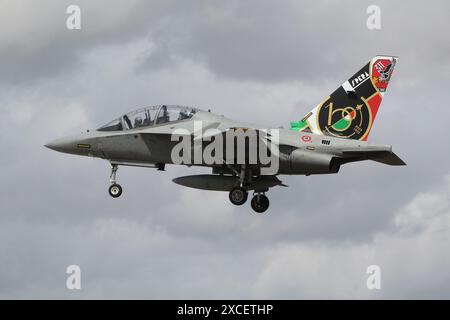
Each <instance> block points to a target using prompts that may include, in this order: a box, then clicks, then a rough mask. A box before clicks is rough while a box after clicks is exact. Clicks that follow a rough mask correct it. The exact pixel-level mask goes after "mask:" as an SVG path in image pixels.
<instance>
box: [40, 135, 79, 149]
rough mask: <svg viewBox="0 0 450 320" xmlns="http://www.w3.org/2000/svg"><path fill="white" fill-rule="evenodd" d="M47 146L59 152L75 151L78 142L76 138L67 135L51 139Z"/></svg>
mask: <svg viewBox="0 0 450 320" xmlns="http://www.w3.org/2000/svg"><path fill="white" fill-rule="evenodd" d="M45 147H47V148H49V149H52V150H55V151H59V152H65V153H73V152H74V151H75V150H76V147H77V142H76V140H75V139H72V138H68V137H66V138H61V139H56V140H53V141H50V142H49V143H47V144H46V145H45Z"/></svg>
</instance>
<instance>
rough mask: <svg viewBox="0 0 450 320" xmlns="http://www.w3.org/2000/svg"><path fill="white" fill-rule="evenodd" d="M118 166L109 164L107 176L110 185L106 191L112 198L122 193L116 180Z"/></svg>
mask: <svg viewBox="0 0 450 320" xmlns="http://www.w3.org/2000/svg"><path fill="white" fill-rule="evenodd" d="M118 168H119V166H118V165H117V164H112V165H111V176H110V178H109V180H110V182H111V185H110V186H109V189H108V193H109V195H110V196H111V197H113V198H118V197H120V195H121V194H122V187H121V186H120V184H118V183H117V182H116V173H117V169H118Z"/></svg>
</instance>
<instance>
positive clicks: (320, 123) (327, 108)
mask: <svg viewBox="0 0 450 320" xmlns="http://www.w3.org/2000/svg"><path fill="white" fill-rule="evenodd" d="M397 60H398V58H397V57H393V56H376V57H374V58H373V59H372V60H370V61H369V62H368V63H367V64H366V65H365V66H364V67H363V68H362V69H361V70H359V71H358V72H357V73H355V74H354V75H353V76H352V77H350V79H348V80H347V81H345V82H344V83H343V84H342V85H341V86H340V87H339V88H337V89H336V90H335V91H334V92H333V93H332V94H330V95H329V96H328V97H327V98H326V99H325V100H324V101H322V102H321V103H320V104H319V105H318V106H316V107H315V108H314V109H313V110H311V111H310V112H309V113H308V114H307V115H306V116H305V117H303V118H302V119H301V120H299V121H297V122H291V129H292V130H296V131H304V132H312V133H314V134H320V135H327V136H334V137H340V138H347V139H355V140H364V141H365V140H367V138H368V136H369V133H370V130H371V129H372V125H373V122H374V121H375V117H376V115H377V112H378V109H379V107H380V104H381V101H382V99H383V95H384V93H385V92H386V89H387V86H388V84H389V80H390V79H391V76H392V72H393V71H394V68H395V64H396V63H397Z"/></svg>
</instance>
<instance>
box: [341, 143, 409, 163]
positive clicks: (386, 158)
mask: <svg viewBox="0 0 450 320" xmlns="http://www.w3.org/2000/svg"><path fill="white" fill-rule="evenodd" d="M383 149H384V150H383ZM383 149H382V148H367V149H348V150H343V151H342V156H343V158H344V159H347V160H349V162H350V161H359V160H373V161H376V162H380V163H384V164H387V165H390V166H405V165H406V163H405V162H404V161H403V160H402V159H401V158H400V157H399V156H397V155H396V154H395V153H394V152H392V149H391V148H390V147H387V148H383Z"/></svg>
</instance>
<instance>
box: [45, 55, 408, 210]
mask: <svg viewBox="0 0 450 320" xmlns="http://www.w3.org/2000/svg"><path fill="white" fill-rule="evenodd" d="M397 60H398V58H397V57H393V56H376V57H374V58H373V59H371V60H370V61H369V62H368V63H367V64H366V65H364V67H362V68H361V69H360V70H359V71H358V72H356V73H355V74H354V75H353V76H352V77H350V78H349V79H348V80H347V81H345V82H344V83H343V84H342V85H341V86H339V87H338V88H337V89H336V90H335V91H334V92H333V93H331V94H330V95H329V96H327V97H326V98H325V99H324V100H323V101H322V102H321V103H319V104H318V105H317V106H316V107H315V108H314V109H313V110H312V111H310V112H309V113H307V114H306V116H304V117H302V118H299V120H298V121H294V122H291V124H290V125H291V126H290V128H289V129H284V128H276V129H270V130H268V129H266V128H265V127H264V126H260V125H255V124H249V123H243V122H238V121H234V120H231V119H229V118H226V117H224V116H221V115H217V114H214V113H212V112H210V111H203V110H201V109H198V108H194V107H188V106H174V105H158V106H152V107H145V108H141V109H139V110H135V111H132V112H130V113H127V114H125V115H123V116H121V117H118V118H117V119H115V120H113V121H111V122H109V123H107V124H105V125H103V126H101V127H100V128H98V129H97V130H95V132H89V131H87V132H85V133H83V134H81V135H76V136H71V137H65V138H62V139H57V140H55V141H52V142H50V143H48V144H47V145H46V147H48V148H50V149H53V150H56V151H60V152H64V153H70V154H75V155H83V156H90V157H97V158H102V159H105V160H108V161H109V162H110V163H111V176H110V187H109V194H110V195H111V196H112V197H113V198H117V197H119V196H120V195H121V194H122V187H121V186H120V185H119V184H118V183H117V180H116V172H117V169H118V167H119V166H139V167H147V168H156V169H157V170H163V171H164V170H165V165H166V164H182V165H187V166H191V165H194V166H204V167H205V166H206V167H210V168H211V169H212V172H211V174H202V175H191V176H184V177H179V178H176V179H174V180H173V181H174V182H175V183H177V184H180V185H182V186H187V187H191V188H197V189H203V190H215V191H226V192H229V199H230V201H231V202H232V203H233V204H234V205H242V204H244V203H245V202H246V201H247V198H248V193H249V192H250V191H253V198H252V200H251V207H252V208H253V210H254V211H256V212H260V213H261V212H265V211H266V210H267V209H268V207H269V199H268V198H267V196H266V195H265V193H266V192H267V191H268V190H269V189H270V188H272V187H275V186H285V185H284V184H283V183H282V181H281V180H279V178H278V176H280V175H311V174H313V175H315V174H331V173H337V172H338V171H339V169H340V167H341V166H342V165H343V164H346V163H350V162H355V161H363V160H373V161H376V162H380V163H384V164H387V165H393V166H398V165H405V163H404V162H403V161H402V160H401V159H400V158H399V157H398V156H397V155H396V154H395V153H393V152H392V147H391V146H389V145H380V144H372V143H368V142H367V138H368V137H369V133H370V131H371V129H372V126H373V123H374V121H375V117H376V115H377V112H378V109H379V107H380V104H381V101H382V98H383V96H384V94H385V92H386V89H387V85H388V83H389V81H390V79H391V76H392V72H393V70H394V67H395V64H396V63H397ZM255 111H256V110H255ZM198 123H200V124H201V129H200V131H201V133H200V134H199V133H198V131H199V129H198V128H196V124H198ZM197 127H198V125H197ZM208 130H209V132H212V133H205V131H208ZM230 132H234V133H236V132H238V133H240V134H243V135H247V134H248V133H249V132H253V133H256V136H257V139H256V140H251V139H249V137H248V136H245V137H244V143H243V144H241V147H242V146H243V147H244V149H245V151H246V152H247V153H245V152H244V156H243V157H242V158H241V160H242V161H240V162H239V161H237V156H236V153H233V152H231V154H232V155H231V156H230V157H228V156H227V157H225V156H224V153H227V152H228V150H229V149H230V148H231V149H233V151H235V152H237V147H236V145H233V144H232V145H231V147H229V145H228V144H224V143H222V147H220V148H222V149H219V148H215V149H214V148H213V149H214V152H211V155H216V156H217V157H216V159H215V160H214V161H207V160H206V159H205V158H204V157H203V158H202V157H200V158H197V159H196V157H195V154H198V153H199V154H200V155H203V153H202V152H204V151H206V150H207V149H208V148H209V149H211V144H212V143H213V142H218V141H219V140H221V139H222V138H224V137H225V136H226V134H228V133H230ZM175 133H176V134H175ZM174 136H178V138H176V139H174V138H173V137H174ZM180 137H189V139H190V140H189V141H190V144H189V143H188V144H183V146H184V147H186V149H183V150H182V151H180V150H178V151H177V152H174V148H179V144H180V142H179V141H180V139H181V138H180ZM199 137H200V138H199ZM219 138H220V139H219ZM275 138H276V139H275ZM233 139H234V140H233V141H236V139H237V138H236V137H233ZM198 141H200V142H199V143H197V142H198ZM255 141H256V142H255ZM252 144H257V146H259V150H261V146H269V145H270V146H271V148H267V149H268V150H266V151H267V153H266V155H270V156H271V158H270V159H271V160H276V162H277V165H276V166H275V167H274V168H275V170H272V171H270V170H269V167H270V166H271V165H272V163H271V164H270V165H268V162H267V161H266V162H263V161H262V158H261V156H260V153H257V157H256V158H257V159H256V161H255V159H253V160H254V161H250V160H251V159H250V157H249V153H250V152H249V151H250V149H252ZM257 149H258V148H256V149H252V150H257ZM186 150H187V151H186ZM219 151H221V152H222V154H221V152H219ZM258 152H259V151H258ZM174 154H175V155H176V154H178V155H179V156H183V161H181V162H180V161H179V160H176V161H175V160H174ZM192 155H193V156H192ZM274 155H275V156H274ZM272 169H273V168H272Z"/></svg>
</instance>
